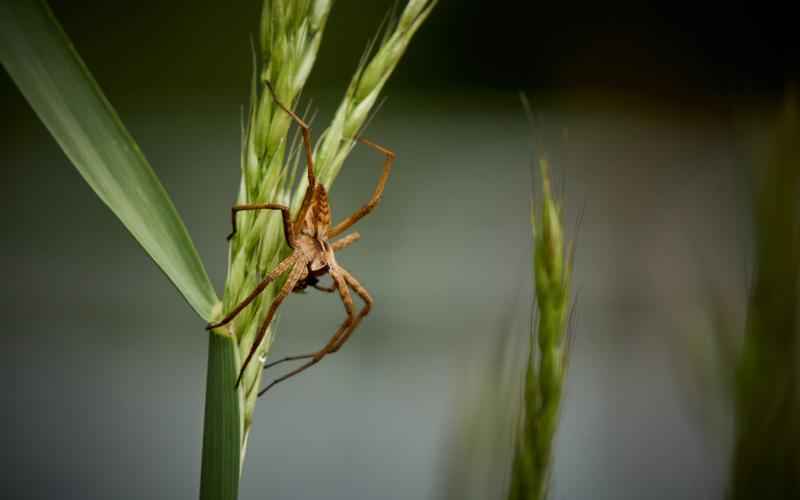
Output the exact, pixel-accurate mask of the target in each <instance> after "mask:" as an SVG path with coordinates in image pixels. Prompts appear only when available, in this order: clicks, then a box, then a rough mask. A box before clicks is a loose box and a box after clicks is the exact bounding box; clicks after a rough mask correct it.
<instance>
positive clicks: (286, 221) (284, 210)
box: [227, 203, 294, 248]
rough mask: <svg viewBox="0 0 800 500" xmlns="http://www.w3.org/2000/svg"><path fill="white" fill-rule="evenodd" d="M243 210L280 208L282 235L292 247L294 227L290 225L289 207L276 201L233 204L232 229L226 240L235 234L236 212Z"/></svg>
mask: <svg viewBox="0 0 800 500" xmlns="http://www.w3.org/2000/svg"><path fill="white" fill-rule="evenodd" d="M245 210H280V211H281V215H282V216H283V235H284V237H285V238H286V243H288V244H289V247H290V248H294V243H293V242H294V228H293V227H292V216H291V215H290V214H289V207H287V206H286V205H280V204H278V203H259V204H255V205H234V206H233V208H231V227H232V228H233V230H232V231H231V234H229V235H228V238H227V240H228V241H230V240H231V238H233V235H234V234H236V214H237V213H238V212H243V211H245Z"/></svg>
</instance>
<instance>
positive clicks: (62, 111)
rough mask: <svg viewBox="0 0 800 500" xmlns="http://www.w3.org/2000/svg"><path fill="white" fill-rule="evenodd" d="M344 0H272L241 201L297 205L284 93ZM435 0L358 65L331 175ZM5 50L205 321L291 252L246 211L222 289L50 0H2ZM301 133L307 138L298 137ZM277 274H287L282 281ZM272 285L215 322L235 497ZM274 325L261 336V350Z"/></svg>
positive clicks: (216, 444) (213, 385)
mask: <svg viewBox="0 0 800 500" xmlns="http://www.w3.org/2000/svg"><path fill="white" fill-rule="evenodd" d="M332 3H333V1H332V0H265V1H264V5H263V10H262V18H261V32H260V37H259V44H258V50H257V52H258V54H254V56H259V55H260V59H261V61H262V63H261V65H260V66H257V69H256V71H255V74H254V78H253V84H252V92H251V105H250V113H249V118H248V123H247V126H246V128H245V131H244V134H243V144H242V155H241V167H242V180H241V184H240V190H239V194H238V197H237V200H238V202H240V203H256V202H266V201H270V202H283V203H291V205H292V207H293V209H294V210H296V209H297V207H298V205H299V202H300V199H299V198H300V196H302V194H298V193H304V192H305V182H304V179H303V180H301V182H300V183H299V186H298V187H297V188H296V189H295V190H292V185H293V181H294V179H295V176H294V172H295V170H296V167H297V165H298V163H299V161H300V155H298V149H297V148H296V147H293V146H292V145H291V144H290V141H289V128H290V119H289V117H288V116H287V115H286V114H285V113H283V112H282V111H280V110H279V109H278V108H277V107H276V106H275V104H274V103H273V102H272V99H271V97H270V95H269V93H268V92H264V84H265V82H267V81H270V82H272V83H273V84H274V86H275V88H276V91H277V94H278V96H279V98H280V99H281V101H282V102H284V103H287V104H289V105H292V104H294V103H295V102H296V100H297V98H298V96H299V95H300V93H301V91H302V89H303V86H304V85H305V82H306V80H307V78H308V76H309V74H310V72H311V69H312V67H313V65H314V62H315V59H316V55H317V50H318V48H319V44H320V42H321V39H322V35H323V32H324V28H325V22H326V20H327V17H328V13H329V11H330V9H331V6H332ZM436 3H437V0H409V1H408V3H407V4H406V6H405V8H404V9H403V10H402V11H401V13H400V15H399V17H398V18H397V20H396V23H393V24H392V25H391V26H389V27H388V28H387V29H386V31H385V35H384V37H383V38H382V40H381V41H380V42H379V43H378V44H377V46H376V47H375V50H374V52H369V51H368V53H367V54H366V55H365V57H364V59H362V62H361V64H360V65H359V66H358V69H357V71H356V75H355V76H354V78H353V80H352V82H351V84H350V86H349V87H348V89H347V92H346V94H345V97H344V99H343V101H342V103H341V105H340V106H339V109H338V111H337V112H336V115H335V117H334V119H333V122H332V123H331V125H330V126H329V127H328V128H327V130H326V131H325V132H324V133H323V136H324V138H323V139H322V140H321V142H320V144H319V145H318V146H317V148H316V151H315V158H316V167H317V176H318V178H319V179H320V180H321V182H323V183H324V184H325V186H326V187H327V188H330V186H331V184H332V183H333V181H334V179H335V177H336V175H337V174H338V172H339V170H340V169H341V167H342V164H343V162H344V160H345V159H346V158H347V155H348V154H349V152H350V151H351V150H352V148H353V146H354V144H355V142H354V139H355V137H356V136H357V135H358V134H359V132H360V130H361V129H362V128H363V127H364V126H365V124H366V121H367V118H368V116H369V114H370V111H371V110H372V108H373V106H374V104H375V102H376V100H377V98H378V95H379V94H380V91H381V89H382V88H383V85H384V84H385V83H386V81H387V80H388V78H389V76H390V75H391V73H392V71H393V70H394V68H395V66H396V65H397V63H398V62H399V60H400V58H401V57H402V55H403V53H404V52H405V49H406V47H407V46H408V43H409V42H410V40H411V38H412V37H413V35H414V33H415V32H416V30H417V29H418V28H419V27H420V26H421V24H422V23H423V22H424V20H425V19H426V18H427V16H428V15H429V14H430V12H431V10H432V9H433V7H434V6H435V4H436ZM0 28H1V29H0V60H2V63H3V66H4V67H5V68H6V70H7V71H8V73H9V74H10V75H11V77H12V78H13V79H14V81H15V82H16V84H17V86H18V87H19V88H20V90H21V91H22V93H23V94H24V95H25V97H26V99H27V100H28V102H29V103H30V104H31V106H32V107H33V109H34V111H35V112H36V113H37V115H38V116H39V117H40V119H41V120H42V121H43V122H44V124H45V125H46V126H47V127H48V129H49V130H50V132H51V133H52V134H53V136H54V137H55V139H56V140H57V141H58V143H59V144H60V145H61V147H62V149H63V150H64V152H65V153H66V155H67V156H68V157H69V159H70V160H71V161H72V163H73V164H74V165H75V167H76V168H77V169H78V170H79V171H80V173H81V175H83V177H84V178H85V179H86V181H87V182H88V183H89V184H90V186H91V187H92V188H93V189H94V190H95V192H96V193H97V194H98V196H99V197H100V198H101V200H102V201H103V202H104V203H105V204H106V205H108V206H109V208H110V209H111V210H112V211H113V212H114V213H115V214H116V215H117V217H119V219H120V220H121V221H122V222H123V224H124V225H125V227H126V228H127V229H128V230H129V231H130V232H131V234H132V235H133V236H134V237H135V238H136V240H137V241H139V243H140V244H141V245H142V246H143V247H144V248H145V250H146V251H147V252H148V253H149V254H150V256H151V257H152V258H153V260H154V261H155V262H156V264H157V265H158V266H159V267H160V268H161V269H162V270H163V271H164V272H165V274H166V275H167V276H168V277H169V279H170V280H171V281H172V282H173V283H174V284H175V286H176V287H177V288H178V290H179V291H180V292H181V293H182V294H183V296H184V297H185V298H186V300H187V301H188V302H189V304H190V305H191V306H192V307H193V308H194V310H195V311H196V312H197V313H198V315H199V316H200V317H201V318H202V319H203V320H204V321H206V322H210V321H212V320H213V319H216V318H219V317H221V315H222V314H223V313H224V312H225V311H228V310H229V309H230V308H231V307H232V305H235V304H236V303H237V302H238V300H240V299H241V297H242V294H244V293H248V292H249V291H250V290H251V289H252V287H253V286H254V284H255V282H256V280H257V276H258V274H259V273H260V272H262V271H263V270H264V269H266V268H268V267H269V266H271V265H274V263H275V262H276V259H279V258H280V256H281V255H283V254H284V253H285V252H286V248H283V247H282V241H283V239H282V235H281V233H280V231H281V228H280V220H279V218H278V219H276V218H275V217H274V216H273V214H268V213H244V214H242V215H241V216H240V217H239V219H238V227H239V231H238V232H237V235H236V237H235V238H234V239H233V241H232V242H231V246H230V252H229V265H228V276H227V279H226V282H225V293H224V295H223V299H222V301H220V300H219V299H218V298H217V296H216V294H215V292H214V288H213V286H212V285H211V283H210V281H209V279H208V276H207V274H206V272H205V269H204V267H203V264H202V262H201V261H200V258H199V256H198V254H197V251H196V250H195V247H194V244H193V243H192V241H191V238H190V236H189V234H188V232H187V231H186V228H185V226H184V224H183V222H182V221H181V219H180V217H179V216H178V213H177V211H176V210H175V207H174V206H173V204H172V202H171V200H170V198H169V195H168V194H167V193H166V191H165V190H164V188H163V186H162V185H161V183H160V182H159V181H158V178H157V177H156V175H155V174H154V172H153V170H152V168H151V167H150V165H149V163H148V162H147V160H146V159H145V157H144V155H143V154H142V153H141V151H140V150H139V148H138V146H137V145H136V143H135V141H134V140H133V138H132V137H131V136H130V134H129V133H128V132H127V130H126V129H125V127H124V126H123V124H122V122H121V121H120V120H119V118H118V117H117V115H116V113H115V111H114V109H113V108H112V106H111V104H110V103H109V102H108V101H107V100H106V98H105V97H104V96H103V93H102V91H101V90H100V87H99V86H98V84H97V83H96V82H95V80H94V79H93V78H92V76H91V74H90V73H89V71H88V69H87V68H86V66H85V65H84V64H83V62H82V60H81V59H80V56H79V55H78V54H77V52H76V51H75V49H74V47H73V46H72V45H71V43H70V41H69V39H68V37H67V36H66V34H65V33H64V32H63V30H62V29H61V27H60V26H59V24H58V22H57V21H56V19H55V18H54V16H53V14H52V12H51V11H50V9H49V8H48V7H47V5H46V4H45V3H44V2H28V1H25V0H11V1H9V2H3V3H2V4H0ZM295 144H296V142H295ZM277 285H278V286H279V285H280V283H277ZM273 295H274V289H270V290H267V292H266V293H265V294H264V295H263V296H262V297H261V298H260V300H259V301H258V302H257V303H256V304H254V306H252V307H250V308H248V309H249V310H248V312H247V314H244V313H243V314H242V315H240V316H241V317H238V318H237V320H236V322H235V324H234V325H233V328H231V329H230V330H225V331H222V329H219V330H216V331H213V332H211V333H210V335H209V359H208V378H207V391H206V408H205V422H204V434H203V462H202V472H201V476H202V477H201V487H200V497H201V498H206V499H212V498H213V499H234V498H236V496H237V494H238V484H239V478H240V475H241V468H242V466H241V464H242V463H243V457H244V453H245V449H246V443H247V436H248V434H249V431H250V429H251V426H252V416H253V411H254V409H255V403H256V392H257V391H256V388H257V387H258V383H259V380H260V377H261V370H260V366H256V364H255V363H254V364H251V365H250V367H249V369H248V370H247V372H246V373H245V377H244V379H243V383H242V385H241V386H240V389H239V390H234V389H233V387H234V381H235V379H236V375H237V372H238V371H239V367H240V363H241V359H242V352H245V353H246V352H247V351H249V349H250V347H251V346H252V343H253V338H254V332H255V328H256V327H257V324H258V319H259V318H260V317H261V316H262V315H263V313H264V311H263V304H265V303H269V301H270V300H271V297H272V296H273ZM271 342H272V335H271V334H270V335H267V337H266V339H265V341H264V342H263V343H262V345H261V346H260V348H259V355H260V358H261V359H262V360H263V359H265V358H266V355H267V353H268V351H269V347H270V344H271Z"/></svg>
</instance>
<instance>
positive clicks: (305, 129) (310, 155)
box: [265, 80, 317, 191]
mask: <svg viewBox="0 0 800 500" xmlns="http://www.w3.org/2000/svg"><path fill="white" fill-rule="evenodd" d="M265 83H266V84H267V88H268V89H269V93H270V94H272V100H273V101H275V104H277V105H278V106H280V108H281V109H282V110H284V111H285V112H286V113H287V114H288V115H289V116H291V117H292V119H293V120H294V121H295V123H297V126H298V127H300V131H301V132H302V134H303V145H304V147H305V150H306V165H307V168H308V186H309V188H310V191H313V190H314V186H315V185H316V184H317V179H316V177H314V148H312V147H311V129H310V127H309V126H308V124H307V123H306V122H304V121H303V119H302V118H300V117H299V116H297V114H296V113H295V112H294V111H292V110H291V109H289V108H288V107H287V106H285V105H284V104H283V103H282V102H281V101H280V100H279V99H278V96H277V94H276V93H275V89H274V88H273V87H272V83H271V82H270V81H269V80H267V81H266V82H265Z"/></svg>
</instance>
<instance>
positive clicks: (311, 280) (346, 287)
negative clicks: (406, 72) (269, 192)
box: [207, 83, 395, 396]
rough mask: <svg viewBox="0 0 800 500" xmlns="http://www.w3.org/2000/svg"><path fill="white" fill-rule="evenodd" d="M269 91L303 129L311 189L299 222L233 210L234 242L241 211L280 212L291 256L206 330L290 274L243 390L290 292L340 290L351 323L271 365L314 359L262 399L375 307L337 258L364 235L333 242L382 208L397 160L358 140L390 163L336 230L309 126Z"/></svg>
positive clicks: (286, 215)
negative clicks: (326, 279) (327, 280)
mask: <svg viewBox="0 0 800 500" xmlns="http://www.w3.org/2000/svg"><path fill="white" fill-rule="evenodd" d="M267 88H269V90H270V92H271V93H272V97H273V99H274V100H275V102H276V103H277V104H278V106H280V107H281V108H282V109H283V110H284V111H286V113H288V114H289V115H290V116H291V117H292V118H293V119H294V121H295V122H297V124H298V126H299V127H300V130H301V132H302V135H303V145H304V148H305V153H306V164H307V176H308V189H307V190H306V194H305V196H304V198H303V203H302V205H301V206H300V209H299V211H298V212H297V217H296V218H295V219H294V220H292V217H291V214H290V212H289V208H288V207H286V206H284V205H280V204H276V203H260V204H250V205H236V206H234V207H233V208H232V209H231V223H232V225H233V232H232V233H231V234H230V235H229V236H228V239H230V238H231V237H232V236H233V235H234V234H235V233H236V214H237V213H238V212H240V211H244V210H280V211H281V215H282V216H283V230H284V233H285V236H286V242H287V243H288V245H289V247H290V248H291V249H292V253H291V254H290V255H289V256H288V257H286V258H285V259H283V260H282V261H281V262H280V263H279V264H278V265H277V266H275V269H273V270H272V271H271V272H270V273H269V274H268V275H267V276H266V278H264V280H263V281H262V282H261V283H259V284H258V286H256V288H255V290H253V292H252V293H250V295H248V296H247V297H246V298H245V299H244V300H243V301H242V302H241V303H240V304H239V305H237V306H236V307H234V308H233V310H231V311H230V312H229V313H228V315H227V316H225V317H224V318H222V319H221V320H220V321H218V322H216V323H213V324H209V325H208V327H207V328H208V329H211V328H217V327H220V326H223V325H226V324H228V323H230V322H231V321H233V319H234V318H235V317H236V316H237V315H238V314H239V313H240V312H241V311H242V310H243V309H244V308H245V307H247V306H248V305H250V303H251V302H253V300H255V298H256V297H257V296H258V295H259V294H260V293H261V292H263V291H264V289H266V288H267V286H268V285H269V284H270V283H271V282H272V281H274V280H275V279H276V278H278V277H279V276H281V275H283V274H286V273H289V274H288V277H287V278H286V282H285V283H284V285H283V287H281V289H280V291H279V292H278V294H277V295H276V297H275V299H274V300H273V301H272V304H270V307H269V311H268V312H267V315H266V317H265V318H264V320H263V321H262V323H261V325H260V326H259V328H258V332H257V334H256V338H255V341H254V342H253V346H252V348H251V349H250V352H249V353H248V355H247V357H246V358H245V360H244V362H243V363H242V367H241V370H240V371H239V377H238V378H237V381H236V385H237V386H238V385H239V382H240V381H241V378H242V374H243V373H244V369H245V368H246V367H247V365H248V363H249V362H250V360H251V359H252V358H253V355H254V354H255V352H256V350H257V349H258V346H259V345H260V344H261V341H262V340H263V339H264V335H265V334H266V331H267V327H268V326H269V324H270V322H271V321H272V318H273V317H274V316H275V312H276V311H277V309H278V306H280V304H281V303H282V302H283V301H284V299H286V297H287V296H288V295H289V294H290V293H292V292H303V291H305V290H306V289H307V288H308V287H312V288H316V289H317V290H321V291H324V292H334V291H338V292H339V295H340V297H341V299H342V302H344V307H345V310H346V311H347V318H346V319H345V320H344V323H342V324H341V326H340V327H339V329H338V330H337V331H336V333H334V335H333V337H331V339H330V340H329V341H328V343H327V344H326V345H325V346H323V347H322V348H321V349H320V350H318V351H316V352H313V353H309V354H302V355H299V356H289V357H286V358H283V359H280V360H278V361H275V362H272V363H269V364H267V365H266V366H265V367H264V368H269V367H271V366H275V365H277V364H279V363H283V362H286V361H294V360H299V359H309V361H308V362H307V363H305V364H304V365H302V366H300V367H299V368H297V369H295V370H293V371H291V372H289V373H287V374H286V375H283V376H282V377H279V378H277V379H275V380H274V381H272V382H271V383H270V384H269V385H267V387H266V388H264V389H263V390H262V391H261V392H259V396H260V395H261V394H263V393H264V392H266V391H267V390H268V389H269V388H270V387H272V386H274V385H275V384H277V383H279V382H282V381H283V380H286V379H287V378H289V377H291V376H293V375H296V374H298V373H300V372H301V371H303V370H305V369H306V368H309V367H310V366H312V365H315V364H316V363H318V362H319V360H321V359H322V358H323V357H324V356H325V355H327V354H331V353H334V352H336V351H338V350H339V348H341V347H342V345H343V344H344V343H345V342H346V341H347V339H348V338H349V337H350V335H351V334H352V333H353V330H354V329H355V328H356V327H357V326H358V324H359V323H360V322H361V320H362V319H363V318H364V316H366V315H367V314H368V313H369V311H370V308H371V307H372V297H370V295H369V292H367V290H366V289H365V288H364V287H363V286H361V283H359V282H358V280H356V278H355V277H353V275H352V274H350V273H349V272H348V271H347V270H346V269H345V268H343V267H342V266H340V265H339V264H338V263H337V262H336V256H335V253H336V252H337V251H338V250H341V249H343V248H345V247H347V246H349V245H350V244H352V243H353V242H354V241H356V240H357V239H358V238H359V234H358V233H351V234H349V235H347V236H344V237H342V238H340V239H338V240H334V238H336V237H337V236H339V235H340V234H342V233H343V232H344V231H346V230H347V229H349V228H350V227H351V226H352V225H353V224H355V223H356V222H358V221H359V220H360V219H361V218H362V217H364V216H365V215H367V214H368V213H370V212H371V211H372V209H374V208H375V206H377V204H378V202H379V201H380V199H381V195H382V194H383V188H384V186H385V184H386V180H387V179H388V178H389V172H390V171H391V169H392V164H393V163H394V158H395V155H394V153H393V152H392V151H390V150H388V149H386V148H384V147H382V146H378V145H377V144H374V143H372V142H370V141H368V140H366V139H363V138H359V139H358V140H359V141H360V142H361V143H363V144H365V145H367V146H369V147H371V148H373V149H375V150H377V151H379V152H380V153H382V154H383V155H385V156H386V161H385V162H384V165H383V174H382V175H381V178H380V180H379V181H378V185H377V187H376V188H375V191H374V192H373V193H372V197H371V198H370V199H369V201H368V202H367V203H366V204H364V205H363V206H362V207H361V208H359V209H358V210H356V211H355V212H354V213H353V214H352V215H350V217H348V218H346V219H345V220H343V221H341V222H340V223H338V224H336V225H335V226H333V227H331V210H330V205H329V204H328V193H327V191H326V190H325V186H323V185H322V184H319V183H318V182H317V180H316V177H315V176H314V161H313V156H312V148H311V137H310V132H309V128H308V125H306V123H305V122H304V121H303V120H301V119H300V117H298V116H297V115H296V114H295V113H294V112H292V111H291V110H290V109H289V108H287V107H286V106H284V105H283V104H281V103H280V102H279V101H278V99H277V97H276V96H275V92H274V91H273V89H272V86H271V85H269V83H267ZM325 274H330V275H331V278H332V279H333V286H331V287H323V286H320V285H319V277H320V276H323V275H325ZM351 288H352V289H353V291H354V292H355V293H356V294H357V295H358V296H359V297H361V299H362V300H363V301H364V307H363V308H362V309H361V311H359V312H358V314H356V311H355V306H354V305H353V298H352V296H351V294H350V289H351Z"/></svg>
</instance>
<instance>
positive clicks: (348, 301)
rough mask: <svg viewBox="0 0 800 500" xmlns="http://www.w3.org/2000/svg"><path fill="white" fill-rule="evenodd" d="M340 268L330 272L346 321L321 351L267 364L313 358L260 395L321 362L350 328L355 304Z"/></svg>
mask: <svg viewBox="0 0 800 500" xmlns="http://www.w3.org/2000/svg"><path fill="white" fill-rule="evenodd" d="M338 270H339V268H338V266H337V267H335V268H331V271H330V274H331V277H332V278H333V280H334V282H335V283H336V287H337V288H338V290H339V296H340V297H341V299H342V303H343V304H344V308H345V311H346V312H347V318H346V319H345V320H344V322H343V323H342V325H341V326H340V327H339V329H338V330H337V331H336V333H334V334H333V336H332V337H331V338H330V340H329V341H328V343H327V344H325V346H324V347H323V348H322V349H320V350H319V351H317V352H315V353H310V354H301V355H299V356H289V357H287V358H284V359H281V360H278V361H275V362H273V363H270V364H268V365H266V366H265V367H264V368H265V369H266V368H268V367H272V366H275V365H277V364H279V363H283V362H285V361H295V360H298V359H308V358H311V361H309V362H308V363H306V364H304V365H302V366H300V367H299V368H296V369H294V370H292V371H290V372H289V373H287V374H286V375H283V376H281V377H278V378H276V379H275V380H273V381H272V382H270V383H269V385H267V386H266V387H265V388H264V389H263V390H261V392H259V393H258V395H259V396H261V395H263V394H264V393H265V392H267V391H268V390H270V389H271V388H272V387H274V386H275V385H276V384H279V383H281V382H283V381H285V380H287V379H289V378H291V377H294V376H295V375H297V374H298V373H300V372H302V371H305V370H307V369H308V368H311V367H312V366H314V365H315V364H317V363H319V362H320V360H321V359H322V358H324V357H325V355H326V354H328V352H329V351H330V350H331V349H332V348H333V346H335V345H336V343H337V342H338V340H339V337H341V336H342V335H343V334H344V333H345V332H346V331H347V330H348V327H349V326H350V324H351V323H352V322H353V321H354V320H355V318H356V315H355V305H353V297H352V296H351V295H350V289H349V288H348V287H347V282H346V281H345V279H344V277H343V276H342V275H340V274H339V272H338Z"/></svg>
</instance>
